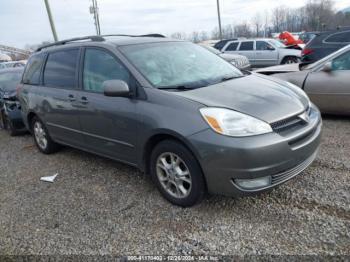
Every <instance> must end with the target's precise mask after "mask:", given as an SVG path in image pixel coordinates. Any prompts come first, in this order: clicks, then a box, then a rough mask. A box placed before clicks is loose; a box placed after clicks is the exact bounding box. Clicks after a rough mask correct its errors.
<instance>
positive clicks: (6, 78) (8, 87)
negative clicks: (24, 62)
mask: <svg viewBox="0 0 350 262" xmlns="http://www.w3.org/2000/svg"><path fill="white" fill-rule="evenodd" d="M21 77H22V71H16V72H2V73H0V91H13V90H16V86H17V84H19V82H20V81H21Z"/></svg>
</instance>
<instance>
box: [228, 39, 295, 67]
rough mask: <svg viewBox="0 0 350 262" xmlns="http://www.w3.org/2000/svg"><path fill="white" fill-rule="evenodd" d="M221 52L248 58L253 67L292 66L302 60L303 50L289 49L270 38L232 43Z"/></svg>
mask: <svg viewBox="0 0 350 262" xmlns="http://www.w3.org/2000/svg"><path fill="white" fill-rule="evenodd" d="M221 51H222V52H223V53H224V54H235V55H237V54H238V55H244V56H246V57H247V58H248V59H249V61H250V64H251V65H252V67H266V66H273V65H281V64H292V63H298V62H299V61H300V59H301V50H297V49H291V48H288V47H287V46H285V45H284V44H283V43H281V42H280V41H278V40H275V39H269V38H261V39H245V40H236V41H230V42H228V43H227V44H226V45H225V46H224V47H223V48H222V50H221Z"/></svg>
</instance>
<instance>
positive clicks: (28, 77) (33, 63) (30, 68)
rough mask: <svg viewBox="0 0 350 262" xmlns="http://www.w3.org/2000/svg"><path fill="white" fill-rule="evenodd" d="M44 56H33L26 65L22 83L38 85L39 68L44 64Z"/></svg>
mask: <svg viewBox="0 0 350 262" xmlns="http://www.w3.org/2000/svg"><path fill="white" fill-rule="evenodd" d="M44 58H45V55H44V54H37V55H33V56H32V57H31V58H30V59H29V61H28V64H27V67H26V69H25V72H24V75H23V82H24V83H26V84H30V85H38V84H39V83H40V72H41V66H42V64H43V62H44Z"/></svg>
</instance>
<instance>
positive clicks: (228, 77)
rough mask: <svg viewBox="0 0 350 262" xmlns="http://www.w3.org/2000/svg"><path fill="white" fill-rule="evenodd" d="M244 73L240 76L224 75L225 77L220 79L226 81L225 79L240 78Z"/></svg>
mask: <svg viewBox="0 0 350 262" xmlns="http://www.w3.org/2000/svg"><path fill="white" fill-rule="evenodd" d="M243 76H244V75H241V76H240V75H238V76H235V75H232V76H224V77H223V78H221V79H220V81H219V83H221V82H225V81H228V80H232V79H236V78H240V77H243Z"/></svg>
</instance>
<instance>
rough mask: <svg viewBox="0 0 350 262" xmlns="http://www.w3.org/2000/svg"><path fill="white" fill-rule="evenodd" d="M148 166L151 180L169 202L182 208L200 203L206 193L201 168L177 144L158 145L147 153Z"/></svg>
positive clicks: (163, 143)
mask: <svg viewBox="0 0 350 262" xmlns="http://www.w3.org/2000/svg"><path fill="white" fill-rule="evenodd" d="M150 165H151V166H150V171H151V176H152V179H153V181H154V182H155V183H156V185H157V187H158V189H159V191H160V192H161V193H162V195H163V196H164V197H165V198H166V199H167V200H168V201H169V202H171V203H173V204H175V205H179V206H182V207H189V206H193V205H195V204H197V203H199V202H201V200H202V199H203V197H204V195H205V191H206V190H205V182H204V177H203V174H202V171H201V168H200V166H199V164H198V162H197V160H196V158H195V157H194V156H193V154H192V152H190V151H189V150H188V149H187V148H186V147H185V146H183V145H182V144H181V143H179V142H176V141H173V140H165V141H162V142H160V143H159V144H158V145H157V146H156V147H155V148H154V150H153V152H152V154H151V163H150Z"/></svg>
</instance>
